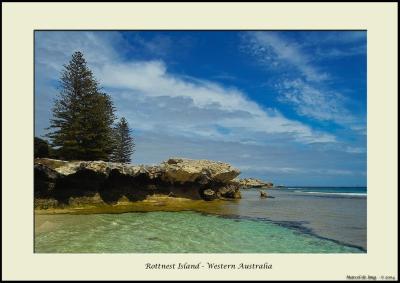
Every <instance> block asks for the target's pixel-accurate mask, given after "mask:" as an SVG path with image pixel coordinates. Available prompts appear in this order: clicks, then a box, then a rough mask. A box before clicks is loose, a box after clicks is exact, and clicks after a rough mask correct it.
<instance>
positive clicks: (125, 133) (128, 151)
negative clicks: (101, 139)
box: [111, 117, 135, 163]
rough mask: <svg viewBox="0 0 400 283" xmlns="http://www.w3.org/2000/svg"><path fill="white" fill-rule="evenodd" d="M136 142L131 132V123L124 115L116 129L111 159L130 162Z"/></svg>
mask: <svg viewBox="0 0 400 283" xmlns="http://www.w3.org/2000/svg"><path fill="white" fill-rule="evenodd" d="M134 148H135V144H134V141H133V138H132V137H131V135H130V133H129V125H128V122H127V121H126V119H125V118H124V117H122V118H121V120H120V121H119V122H118V123H117V125H116V127H115V129H114V151H113V154H112V157H111V161H114V162H121V163H129V162H130V161H131V156H132V153H133V152H134Z"/></svg>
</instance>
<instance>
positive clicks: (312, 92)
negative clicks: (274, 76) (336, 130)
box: [276, 79, 355, 124]
mask: <svg viewBox="0 0 400 283" xmlns="http://www.w3.org/2000/svg"><path fill="white" fill-rule="evenodd" d="M276 88H277V90H278V91H279V93H280V94H281V96H280V97H279V98H278V99H279V100H280V101H281V102H285V103H288V104H290V105H292V106H293V107H294V109H295V110H296V111H297V113H298V114H299V115H303V116H308V117H311V118H315V119H317V120H322V121H335V122H337V123H339V124H349V123H351V122H353V121H354V120H355V119H354V117H353V116H352V114H351V113H350V111H349V110H347V109H346V107H345V106H344V104H345V102H346V97H345V96H343V95H342V94H340V93H338V92H335V91H331V90H322V89H321V88H316V87H314V86H313V85H312V84H310V83H307V82H305V81H303V80H301V79H295V80H283V81H282V82H281V83H280V84H277V85H276Z"/></svg>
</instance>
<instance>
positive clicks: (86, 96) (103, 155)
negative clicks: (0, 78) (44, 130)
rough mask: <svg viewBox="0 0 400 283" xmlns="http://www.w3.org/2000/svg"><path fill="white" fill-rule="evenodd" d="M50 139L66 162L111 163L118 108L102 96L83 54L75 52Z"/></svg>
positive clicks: (64, 79)
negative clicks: (107, 161) (94, 161)
mask: <svg viewBox="0 0 400 283" xmlns="http://www.w3.org/2000/svg"><path fill="white" fill-rule="evenodd" d="M60 85H61V92H60V94H59V96H58V98H57V99H56V101H55V103H54V107H53V109H52V111H53V118H52V119H51V120H50V127H49V129H50V130H52V131H51V132H50V133H49V134H48V135H47V136H48V137H49V138H50V139H51V141H52V145H53V146H54V147H56V148H57V152H58V154H59V155H60V157H61V158H63V159H66V160H109V157H110V154H111V152H112V150H113V147H112V145H113V144H112V141H113V138H112V135H113V128H112V125H113V123H114V120H115V115H114V111H115V109H114V106H113V103H112V101H111V98H110V96H109V95H107V94H105V93H102V92H101V91H100V87H99V84H98V82H97V81H96V79H95V78H94V76H93V73H92V71H91V70H90V69H89V68H88V66H87V63H86V60H85V59H84V57H83V54H82V53H81V52H75V53H74V54H73V55H72V59H71V61H70V62H69V64H68V65H64V70H63V73H62V76H61V80H60Z"/></svg>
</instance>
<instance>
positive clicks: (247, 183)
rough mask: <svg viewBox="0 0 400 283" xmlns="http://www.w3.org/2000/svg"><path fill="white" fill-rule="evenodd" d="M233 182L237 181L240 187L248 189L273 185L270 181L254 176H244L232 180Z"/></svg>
mask: <svg viewBox="0 0 400 283" xmlns="http://www.w3.org/2000/svg"><path fill="white" fill-rule="evenodd" d="M234 182H236V183H238V184H239V185H240V186H241V188H242V189H250V188H272V187H273V186H274V185H273V184H272V183H270V182H264V181H262V180H260V179H254V178H245V179H239V180H236V179H235V180H234Z"/></svg>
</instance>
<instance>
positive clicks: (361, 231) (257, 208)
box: [34, 187, 367, 253]
mask: <svg viewBox="0 0 400 283" xmlns="http://www.w3.org/2000/svg"><path fill="white" fill-rule="evenodd" d="M266 191H267V193H268V196H269V197H270V198H265V199H261V198H260V197H259V190H258V189H248V190H243V191H242V199H240V200H234V201H216V202H202V204H201V205H193V207H186V208H185V209H183V210H182V211H173V212H172V211H167V210H168V208H167V207H163V206H159V207H155V208H154V211H148V212H135V211H124V213H113V214H78V215H75V214H74V215H70V214H58V215H35V243H34V244H35V252H36V253H365V252H366V250H367V227H366V223H367V222H366V220H367V217H366V202H367V196H366V188H313V187H289V188H283V189H268V190H266Z"/></svg>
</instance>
